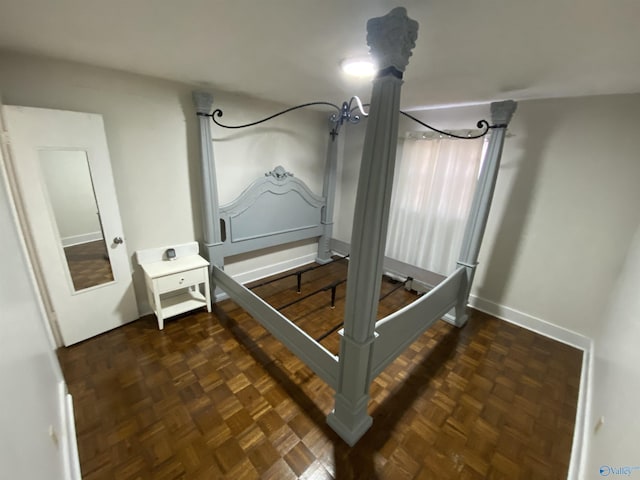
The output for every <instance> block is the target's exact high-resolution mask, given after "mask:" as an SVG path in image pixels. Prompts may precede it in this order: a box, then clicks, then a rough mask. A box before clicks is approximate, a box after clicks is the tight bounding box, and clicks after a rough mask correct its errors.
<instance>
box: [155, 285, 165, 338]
mask: <svg viewBox="0 0 640 480" xmlns="http://www.w3.org/2000/svg"><path fill="white" fill-rule="evenodd" d="M153 303H154V304H155V305H154V307H155V310H156V317H158V328H159V329H160V330H162V329H163V328H164V316H163V315H162V305H161V304H160V294H158V293H155V292H154V294H153Z"/></svg>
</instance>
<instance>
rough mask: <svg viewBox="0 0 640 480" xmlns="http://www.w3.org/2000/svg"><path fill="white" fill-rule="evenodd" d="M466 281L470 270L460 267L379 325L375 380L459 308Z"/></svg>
mask: <svg viewBox="0 0 640 480" xmlns="http://www.w3.org/2000/svg"><path fill="white" fill-rule="evenodd" d="M466 282H467V275H466V269H465V267H460V268H458V269H457V270H456V271H454V272H453V273H452V274H451V275H450V276H448V277H447V279H446V280H444V281H443V282H442V283H440V284H439V285H438V286H437V287H435V288H434V289H433V290H431V291H430V292H429V293H427V294H425V295H423V296H422V297H421V298H420V299H418V300H416V301H415V302H413V303H412V304H410V305H407V306H406V307H404V308H403V309H401V310H398V311H397V312H395V313H393V314H391V315H389V316H387V317H385V318H383V319H382V320H379V321H378V322H376V333H377V334H378V337H377V338H376V341H375V344H374V347H373V361H372V378H375V377H376V376H377V375H378V374H380V372H382V370H384V368H385V367H386V366H387V365H389V364H390V363H391V362H393V361H394V360H395V359H396V358H397V357H398V355H400V354H401V353H402V352H403V351H404V350H405V349H406V348H407V347H408V346H409V345H411V343H413V341H414V340H416V339H417V338H418V337H419V336H420V335H422V333H423V332H424V331H425V330H426V329H427V328H429V327H430V326H431V324H433V322H435V321H436V320H438V319H439V318H442V316H443V315H444V314H445V313H447V312H448V311H449V310H451V309H452V308H453V307H454V306H455V304H456V302H457V301H458V298H459V292H460V289H461V288H466Z"/></svg>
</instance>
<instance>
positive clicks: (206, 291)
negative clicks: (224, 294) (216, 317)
mask: <svg viewBox="0 0 640 480" xmlns="http://www.w3.org/2000/svg"><path fill="white" fill-rule="evenodd" d="M204 298H205V299H206V300H207V312H209V313H211V290H210V289H209V281H208V280H207V281H206V282H204Z"/></svg>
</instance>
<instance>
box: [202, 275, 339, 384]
mask: <svg viewBox="0 0 640 480" xmlns="http://www.w3.org/2000/svg"><path fill="white" fill-rule="evenodd" d="M213 278H214V280H215V281H216V283H217V284H218V285H219V286H220V287H221V288H222V289H223V290H224V291H225V292H227V293H228V294H229V296H230V297H231V298H232V299H233V300H234V301H235V302H236V303H237V304H238V305H240V306H241V307H242V308H244V309H245V310H246V311H247V312H248V313H249V314H250V315H251V316H252V317H253V318H255V319H256V320H257V321H258V322H260V324H261V325H262V326H263V327H264V328H266V329H267V330H268V331H269V332H271V334H272V335H273V336H274V337H276V338H277V339H278V340H280V341H281V342H282V343H284V344H285V345H286V346H287V347H288V348H289V350H291V351H292V352H293V353H294V354H295V355H296V356H297V357H298V358H300V359H301V360H302V361H303V362H304V363H306V364H307V366H309V368H311V370H313V371H314V372H315V373H316V375H318V376H319V377H320V378H322V380H324V381H325V382H326V383H327V384H329V385H330V386H331V387H332V388H334V389H335V388H336V384H337V378H338V357H337V356H335V355H333V354H332V353H331V352H330V351H329V350H327V349H326V348H324V347H323V346H322V345H320V344H319V343H318V342H316V341H315V340H314V339H313V338H311V337H310V336H309V335H307V334H306V333H305V332H304V331H303V330H301V329H300V327H298V326H297V325H296V324H295V323H293V322H292V321H291V320H289V319H288V318H287V317H285V316H284V315H282V314H281V313H280V312H278V311H277V310H276V309H275V308H273V307H272V306H271V305H269V304H268V303H266V302H265V301H264V300H262V299H261V298H260V297H258V296H257V295H255V294H254V293H253V292H252V291H251V290H249V289H247V288H246V287H244V286H242V285H240V284H239V283H238V282H236V281H235V280H234V279H233V278H232V277H231V276H229V275H228V274H226V273H225V272H224V271H223V270H222V269H221V268H219V267H217V266H214V268H213Z"/></svg>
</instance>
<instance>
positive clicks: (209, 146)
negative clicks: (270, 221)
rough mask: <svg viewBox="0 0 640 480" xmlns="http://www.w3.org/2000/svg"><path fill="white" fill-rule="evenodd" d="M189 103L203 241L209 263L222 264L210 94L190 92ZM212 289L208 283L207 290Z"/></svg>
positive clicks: (211, 99)
mask: <svg viewBox="0 0 640 480" xmlns="http://www.w3.org/2000/svg"><path fill="white" fill-rule="evenodd" d="M193 103H194V105H195V107H196V112H197V114H198V119H199V124H200V151H201V154H202V163H201V165H202V203H203V207H202V215H203V233H204V244H205V247H206V249H207V252H206V254H207V257H208V259H209V262H210V263H211V267H210V268H213V266H214V265H215V266H218V267H220V268H222V267H224V256H223V254H222V250H221V249H219V248H216V246H218V245H220V244H221V243H222V236H221V233H220V210H219V205H218V181H217V178H216V164H215V161H214V158H213V138H212V136H211V121H210V119H209V116H208V115H210V114H211V109H212V108H213V96H212V95H211V94H209V93H206V92H193ZM214 290H215V285H213V284H212V286H211V291H212V293H213V291H214Z"/></svg>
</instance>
